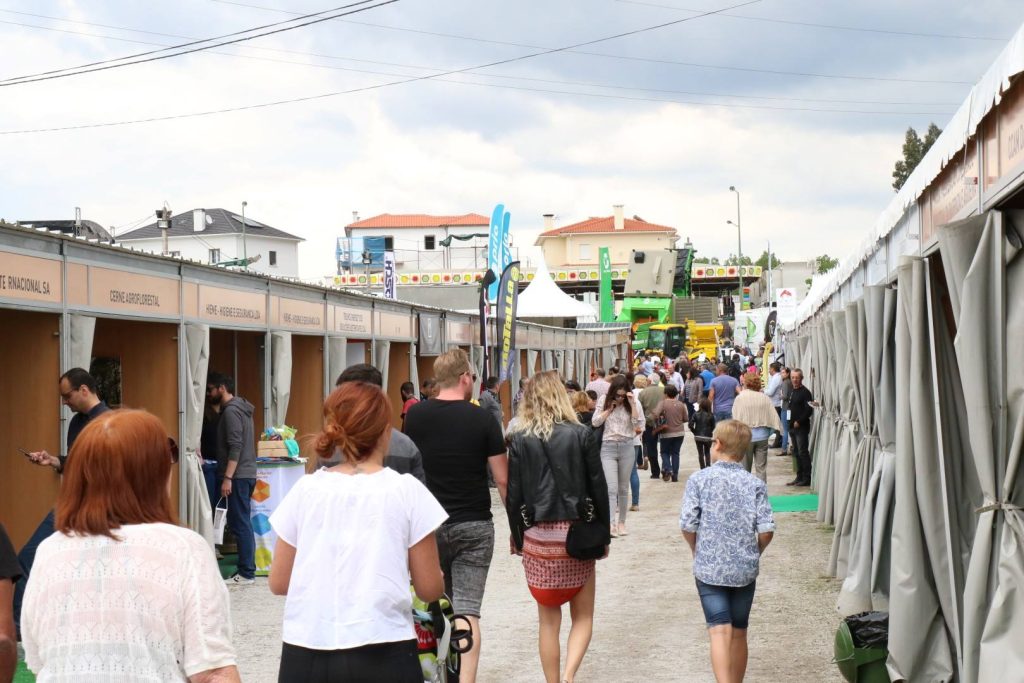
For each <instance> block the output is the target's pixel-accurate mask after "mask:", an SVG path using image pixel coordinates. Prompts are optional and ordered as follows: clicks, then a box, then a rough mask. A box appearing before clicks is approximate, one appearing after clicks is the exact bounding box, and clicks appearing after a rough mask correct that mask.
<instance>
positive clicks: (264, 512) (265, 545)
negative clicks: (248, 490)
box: [250, 463, 306, 576]
mask: <svg viewBox="0 0 1024 683" xmlns="http://www.w3.org/2000/svg"><path fill="white" fill-rule="evenodd" d="M305 473H306V468H305V466H304V465H302V464H301V463H273V464H271V463H258V464H257V465H256V487H255V488H254V489H253V492H252V508H251V512H250V519H252V533H253V536H254V537H255V539H256V574H257V575H258V576H267V575H268V574H269V573H270V563H271V562H272V561H273V559H274V544H275V543H277V534H275V533H274V529H273V527H271V526H270V516H271V515H272V514H274V510H276V509H277V506H278V505H280V504H281V501H282V500H284V497H285V496H286V495H287V494H288V492H289V491H291V489H292V486H294V485H295V483H296V482H297V481H298V480H299V479H301V478H302V475H304V474H305Z"/></svg>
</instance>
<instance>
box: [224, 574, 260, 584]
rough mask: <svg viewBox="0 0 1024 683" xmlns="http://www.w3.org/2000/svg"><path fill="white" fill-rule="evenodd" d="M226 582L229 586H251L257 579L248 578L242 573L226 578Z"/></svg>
mask: <svg viewBox="0 0 1024 683" xmlns="http://www.w3.org/2000/svg"><path fill="white" fill-rule="evenodd" d="M224 583H226V584H227V585H229V586H251V585H253V584H254V583H256V579H247V578H245V577H244V576H242V575H241V574H234V575H232V576H231V578H228V579H224Z"/></svg>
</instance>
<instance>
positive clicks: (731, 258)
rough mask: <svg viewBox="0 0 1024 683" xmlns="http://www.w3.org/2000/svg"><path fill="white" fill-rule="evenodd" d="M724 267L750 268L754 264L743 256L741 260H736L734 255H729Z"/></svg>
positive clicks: (747, 257)
mask: <svg viewBox="0 0 1024 683" xmlns="http://www.w3.org/2000/svg"><path fill="white" fill-rule="evenodd" d="M725 265H727V266H752V265H754V262H753V261H751V260H750V257H749V256H744V257H743V259H742V260H741V259H738V258H736V254H729V258H727V259H725Z"/></svg>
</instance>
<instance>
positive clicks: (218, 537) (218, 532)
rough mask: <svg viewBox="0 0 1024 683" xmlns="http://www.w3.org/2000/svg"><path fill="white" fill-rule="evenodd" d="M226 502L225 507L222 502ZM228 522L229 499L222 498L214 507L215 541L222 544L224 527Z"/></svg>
mask: <svg viewBox="0 0 1024 683" xmlns="http://www.w3.org/2000/svg"><path fill="white" fill-rule="evenodd" d="M221 503H224V507H221V506H220V504H221ZM227 523H228V499H227V498H223V497H222V498H221V499H220V500H218V501H217V507H215V508H214V509H213V542H214V543H215V544H217V545H220V544H221V543H223V542H224V527H225V526H227Z"/></svg>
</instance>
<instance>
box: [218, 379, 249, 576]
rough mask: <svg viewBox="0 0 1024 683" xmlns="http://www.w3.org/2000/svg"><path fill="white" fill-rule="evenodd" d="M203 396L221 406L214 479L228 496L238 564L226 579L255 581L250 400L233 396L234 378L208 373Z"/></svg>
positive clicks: (229, 524)
mask: <svg viewBox="0 0 1024 683" xmlns="http://www.w3.org/2000/svg"><path fill="white" fill-rule="evenodd" d="M206 396H207V398H208V399H209V400H210V403H212V404H214V405H218V406H220V421H219V422H218V423H217V480H218V481H219V482H220V483H219V488H220V495H221V496H222V497H224V498H227V499H228V518H227V526H228V528H229V529H231V533H233V534H234V535H235V539H236V540H237V542H238V567H237V569H236V571H235V574H234V575H233V576H232V577H231V578H230V579H228V580H227V583H228V584H229V585H232V586H248V585H252V584H253V583H255V582H256V540H255V538H254V537H253V533H252V519H250V515H251V510H252V501H251V498H252V492H253V489H254V488H256V435H255V433H254V431H255V430H254V427H253V423H252V412H253V407H252V404H251V403H249V402H248V401H246V400H245V399H244V398H242V397H240V396H235V380H234V379H232V378H231V377H229V376H227V375H221V374H217V373H211V374H210V376H209V377H207V380H206Z"/></svg>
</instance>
